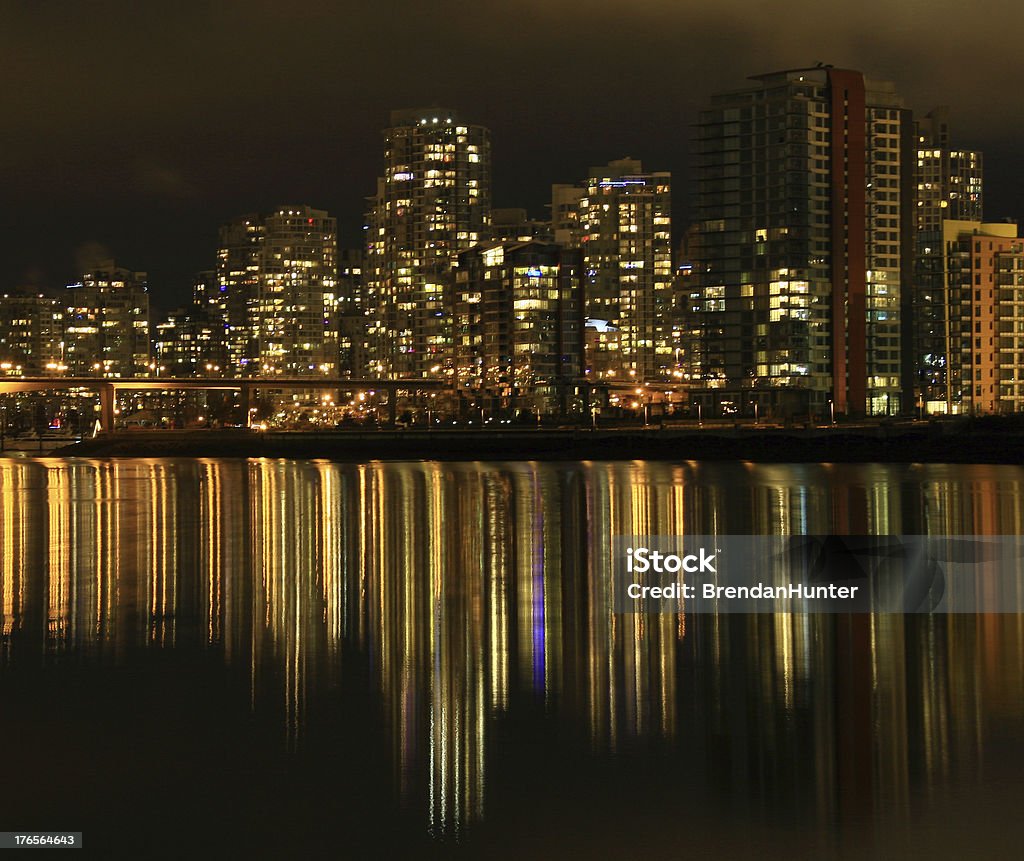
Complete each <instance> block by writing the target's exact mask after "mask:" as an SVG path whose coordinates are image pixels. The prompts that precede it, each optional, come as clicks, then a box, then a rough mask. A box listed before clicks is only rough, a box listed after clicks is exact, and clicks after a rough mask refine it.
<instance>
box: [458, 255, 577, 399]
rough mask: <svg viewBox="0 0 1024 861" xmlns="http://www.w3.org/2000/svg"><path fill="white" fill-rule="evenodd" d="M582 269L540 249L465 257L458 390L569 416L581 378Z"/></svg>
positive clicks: (460, 275)
mask: <svg viewBox="0 0 1024 861" xmlns="http://www.w3.org/2000/svg"><path fill="white" fill-rule="evenodd" d="M582 287H583V264H582V257H581V254H580V252H579V251H574V250H568V249H565V248H563V247H561V246H559V245H554V244H550V243H546V242H540V241H529V242H518V241H510V242H491V243H481V244H480V245H478V246H476V247H474V248H471V249H469V250H467V251H464V252H462V253H461V254H459V256H458V265H457V268H456V270H455V273H454V298H455V301H454V315H455V337H454V341H455V344H454V346H455V368H456V375H457V380H458V385H459V388H460V389H462V390H469V391H472V392H474V393H477V392H483V393H485V394H486V395H487V396H489V397H490V398H491V399H492V403H494V404H495V405H498V406H502V407H506V408H526V409H540V408H542V407H541V405H540V403H539V401H538V400H537V399H543V400H544V401H545V404H544V407H543V408H544V409H547V410H554V409H561V408H564V406H565V403H566V399H567V398H568V397H569V395H570V390H571V388H572V386H573V384H574V382H577V381H578V379H579V377H580V369H581V363H582V353H583V317H582V301H581V299H582Z"/></svg>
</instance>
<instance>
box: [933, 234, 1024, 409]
mask: <svg viewBox="0 0 1024 861" xmlns="http://www.w3.org/2000/svg"><path fill="white" fill-rule="evenodd" d="M942 250H943V264H944V265H943V281H944V282H945V289H944V290H943V292H942V299H943V304H944V312H943V314H942V320H943V327H942V329H943V334H944V337H945V345H944V348H943V354H944V355H946V356H949V387H948V389H947V390H946V391H945V398H943V399H942V400H938V399H930V400H927V401H926V402H925V403H924V407H925V409H926V410H927V411H928V412H930V413H965V414H975V415H983V414H993V413H1011V412H1020V411H1021V409H1022V407H1024V239H1021V238H1020V237H1019V236H1018V232H1017V225H1016V224H1007V223H995V224H985V223H982V222H977V221H945V222H943V241H942Z"/></svg>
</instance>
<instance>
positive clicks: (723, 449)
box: [49, 420, 1024, 464]
mask: <svg viewBox="0 0 1024 861" xmlns="http://www.w3.org/2000/svg"><path fill="white" fill-rule="evenodd" d="M990 424H991V423H990ZM49 456H51V457H137V458H152V457H197V458H200V457H201V458H206V457H211V458H212V457H215V458H264V457H266V458H289V459H299V460H310V459H326V460H337V461H366V460H444V461H460V460H461V461H465V460H552V461H558V460H562V461H565V460H675V461H682V460H720V461H721V460H726V461H754V462H766V463H787V462H788V463H822V462H826V463H827V462H831V463H990V464H1019V463H1024V430H1022V429H1021V426H1020V424H1019V423H1018V422H1013V421H1012V420H1011V422H1010V424H1008V425H1004V426H1003V427H998V426H996V425H993V426H992V427H984V426H983V427H980V428H979V427H976V426H972V425H970V424H953V423H923V422H914V423H910V422H908V423H904V424H879V425H873V426H860V427H843V426H841V425H840V426H837V427H813V428H764V427H752V426H749V425H746V426H739V427H732V426H728V427H710V428H708V427H704V428H697V427H682V428H680V427H670V428H663V429H661V428H618V429H597V430H582V429H571V428H568V429H547V428H540V429H536V428H510V429H507V430H500V431H499V430H494V431H492V430H468V429H467V430H462V429H432V430H374V431H352V430H340V431H262V432H261V431H246V430H231V431H211V430H197V431H123V432H118V433H113V434H107V435H102V436H98V437H96V438H94V439H89V440H85V441H83V442H80V443H75V444H72V445H68V446H63V447H61V448H58V449H55V450H54V451H52V452H50V454H49Z"/></svg>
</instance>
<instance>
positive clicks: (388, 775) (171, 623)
mask: <svg viewBox="0 0 1024 861" xmlns="http://www.w3.org/2000/svg"><path fill="white" fill-rule="evenodd" d="M829 532H838V533H851V534H865V533H918V532H931V533H935V534H953V533H965V534H1016V533H1021V532H1024V469H1021V468H1018V467H1007V466H999V467H988V466H941V465H929V466H920V465H913V466H909V465H904V466H900V465H896V466H892V465H886V466H875V465H853V466H841V465H795V466H788V465H764V466H759V465H751V464H715V463H704V464H697V463H689V464H678V465H673V464H661V463H639V462H634V463H577V464H572V463H568V464H566V463H558V464H538V463H487V464H477V463H467V464H436V463H374V464H368V465H362V466H360V465H348V464H332V463H319V462H290V461H249V462H245V461H213V460H210V461H189V460H160V461H140V460H126V461H88V460H57V459H53V460H4V459H0V830H9V829H14V828H23V829H40V830H53V829H69V830H80V831H83V832H84V833H85V841H86V845H87V848H88V849H90V850H92V851H91V853H90V854H95V855H96V857H139V858H152V857H169V858H186V857H268V858H269V857H274V858H278V857H280V858H291V857H296V858H300V857H301V858H373V857H381V858H409V857H452V856H455V857H481V858H495V857H509V858H546V857H591V858H684V857H724V858H745V857H764V858H783V857H787V858H803V857H844V858H845V857H849V858H858V857H899V858H905V857H921V858H954V857H964V858H966V857H972V858H1001V857H1020V853H1021V851H1022V850H1021V847H1022V846H1024V824H1022V823H1024V815H1022V813H1021V811H1022V808H1024V619H1022V618H1021V616H1020V615H988V616H963V615H961V616H935V617H927V616H913V617H902V616H869V615H860V616H809V615H777V616H769V615H760V616H718V617H716V616H711V615H702V616H683V615H660V616H646V617H643V616H624V615H615V614H613V613H612V612H611V610H610V596H609V594H608V577H607V570H608V558H609V554H610V544H611V537H612V536H613V535H617V534H639V535H642V534H649V535H653V534H684V533H690V534H705V535H706V534H729V533H733V534H774V533H780V534H787V533H794V534H796V533H816V534H822V533H829Z"/></svg>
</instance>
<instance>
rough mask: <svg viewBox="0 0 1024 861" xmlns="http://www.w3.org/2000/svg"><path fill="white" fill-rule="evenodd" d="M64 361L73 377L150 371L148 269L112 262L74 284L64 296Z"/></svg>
mask: <svg viewBox="0 0 1024 861" xmlns="http://www.w3.org/2000/svg"><path fill="white" fill-rule="evenodd" d="M64 344H65V346H64V361H65V364H66V365H67V367H68V373H69V374H70V375H72V376H102V377H135V376H147V375H149V373H150V371H151V368H150V365H151V364H152V356H151V350H150V332H149V292H148V287H147V278H146V273H145V272H132V271H131V270H129V269H121V268H119V267H117V266H115V265H114V261H113V260H107V261H104V262H102V263H100V264H99V265H97V266H95V267H93V268H92V269H91V270H90V271H88V272H86V273H85V274H84V275H83V276H82V280H81V282H80V283H78V284H69V285H68V289H67V292H66V293H65V296H64Z"/></svg>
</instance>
